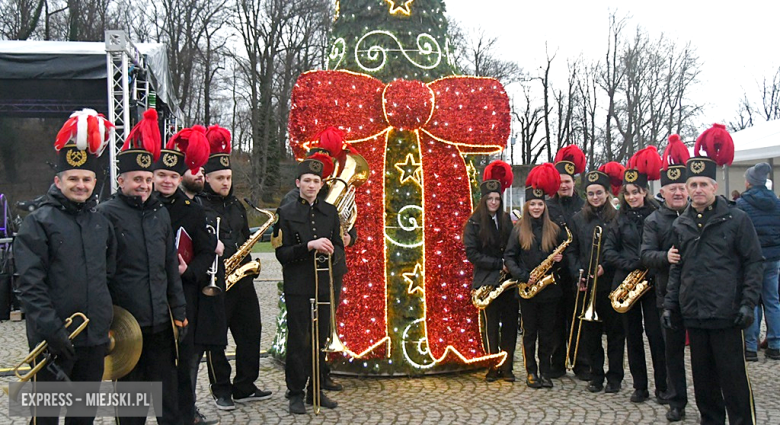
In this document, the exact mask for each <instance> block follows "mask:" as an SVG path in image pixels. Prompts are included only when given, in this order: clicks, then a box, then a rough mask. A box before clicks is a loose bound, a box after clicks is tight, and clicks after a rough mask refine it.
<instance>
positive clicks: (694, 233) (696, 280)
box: [664, 196, 764, 329]
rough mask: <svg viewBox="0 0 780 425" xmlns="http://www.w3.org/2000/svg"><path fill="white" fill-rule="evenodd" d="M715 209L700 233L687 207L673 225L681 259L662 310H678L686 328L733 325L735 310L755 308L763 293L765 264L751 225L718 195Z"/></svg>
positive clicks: (673, 270) (671, 272)
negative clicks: (744, 307)
mask: <svg viewBox="0 0 780 425" xmlns="http://www.w3.org/2000/svg"><path fill="white" fill-rule="evenodd" d="M713 208H714V211H713V215H712V217H710V218H709V220H708V221H707V223H706V224H705V225H704V227H703V231H702V232H701V233H700V232H699V229H698V228H697V226H696V222H695V221H694V218H693V214H696V210H695V209H694V208H693V207H691V206H688V208H687V209H686V210H685V212H683V213H682V214H681V215H680V217H678V218H677V220H675V222H674V224H673V225H672V229H673V232H674V237H675V240H676V241H675V244H674V245H675V246H677V247H679V250H680V256H681V260H680V263H678V264H673V265H672V266H671V268H670V270H669V283H668V286H667V293H666V298H665V299H664V308H665V309H670V310H674V311H678V312H680V313H681V314H682V317H683V320H684V321H685V326H686V327H692V328H706V329H724V328H729V327H732V326H734V325H733V322H734V319H735V317H736V315H737V312H738V311H739V308H740V307H741V306H743V305H745V306H748V307H750V308H753V307H755V306H756V304H757V303H758V298H759V295H760V293H761V282H762V280H763V273H764V263H763V257H762V256H761V244H760V243H759V242H758V236H757V235H756V230H755V229H754V228H753V223H751V222H750V218H749V217H748V216H747V214H745V213H744V212H743V211H742V210H740V209H739V208H737V207H736V206H734V205H730V204H729V201H727V200H726V198H723V197H721V196H719V197H717V198H716V201H715V204H714V205H713Z"/></svg>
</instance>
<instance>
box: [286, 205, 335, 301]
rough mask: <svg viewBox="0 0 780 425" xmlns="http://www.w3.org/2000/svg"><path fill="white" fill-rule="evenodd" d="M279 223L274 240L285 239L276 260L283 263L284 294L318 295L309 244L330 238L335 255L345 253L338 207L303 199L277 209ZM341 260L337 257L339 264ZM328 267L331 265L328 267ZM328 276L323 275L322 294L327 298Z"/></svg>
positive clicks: (320, 283)
mask: <svg viewBox="0 0 780 425" xmlns="http://www.w3.org/2000/svg"><path fill="white" fill-rule="evenodd" d="M277 214H278V215H279V221H278V222H277V223H276V226H275V227H274V238H275V239H277V240H278V238H279V237H281V245H280V246H278V247H277V248H276V259H277V260H279V262H280V263H281V264H282V271H283V275H284V293H285V294H288V295H305V296H309V297H313V296H314V254H315V251H314V250H309V248H308V247H307V244H308V243H309V242H310V241H313V240H315V239H318V238H322V237H325V238H328V239H330V241H331V242H332V243H333V245H334V256H335V255H336V254H338V252H339V249H338V247H341V250H340V252H344V242H343V241H342V239H341V228H340V224H339V217H338V212H337V211H336V207H334V206H333V205H330V204H328V203H327V202H324V201H320V200H319V199H316V200H315V201H314V204H313V205H310V204H309V203H308V202H307V201H306V200H304V199H303V198H298V200H297V201H296V202H292V203H289V204H285V205H283V206H281V207H279V209H278V210H277ZM338 261H339V259H338V258H333V259H332V263H333V264H336V263H337V262H338ZM326 265H327V264H326ZM326 279H327V273H321V274H320V279H319V293H320V295H325V294H327V293H328V291H329V290H330V289H329V288H328V282H327V280H326Z"/></svg>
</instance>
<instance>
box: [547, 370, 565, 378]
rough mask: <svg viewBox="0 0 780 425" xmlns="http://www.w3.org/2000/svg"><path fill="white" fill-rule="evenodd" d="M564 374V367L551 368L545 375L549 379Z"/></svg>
mask: <svg viewBox="0 0 780 425" xmlns="http://www.w3.org/2000/svg"><path fill="white" fill-rule="evenodd" d="M564 376H566V369H552V370H550V372H549V373H547V377H548V378H551V379H558V378H561V377H564Z"/></svg>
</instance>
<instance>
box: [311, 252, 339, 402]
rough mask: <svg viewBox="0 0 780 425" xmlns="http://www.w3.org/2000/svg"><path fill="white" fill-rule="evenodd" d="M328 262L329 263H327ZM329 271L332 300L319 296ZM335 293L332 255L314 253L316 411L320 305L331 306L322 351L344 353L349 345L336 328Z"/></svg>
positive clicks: (314, 382) (313, 378)
mask: <svg viewBox="0 0 780 425" xmlns="http://www.w3.org/2000/svg"><path fill="white" fill-rule="evenodd" d="M326 262H327V264H325V263H326ZM326 271H327V272H328V282H329V290H330V301H327V302H325V301H319V299H318V296H319V293H320V277H319V274H320V272H326ZM333 300H335V297H334V293H333V261H332V257H331V256H330V255H320V254H317V253H315V254H314V298H311V299H310V300H309V302H310V303H311V325H312V326H311V328H312V332H311V382H312V390H313V391H314V394H312V404H313V405H314V413H316V414H319V413H320V406H321V402H320V390H321V382H320V378H321V376H320V356H319V352H320V340H319V334H320V318H319V313H320V307H319V306H320V305H324V304H328V305H329V307H330V323H329V325H330V335H329V336H328V340H327V342H326V343H325V347H323V348H322V351H323V352H325V353H343V352H345V351H347V346H346V345H344V344H343V343H342V342H341V339H339V334H338V332H337V330H336V303H335V302H334V301H333Z"/></svg>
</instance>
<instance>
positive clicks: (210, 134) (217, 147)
mask: <svg viewBox="0 0 780 425" xmlns="http://www.w3.org/2000/svg"><path fill="white" fill-rule="evenodd" d="M206 139H207V140H208V141H209V148H210V149H211V153H210V155H214V154H218V153H230V150H231V149H232V145H231V144H230V130H228V129H227V128H223V127H220V126H219V125H218V124H214V125H211V126H209V129H208V130H206Z"/></svg>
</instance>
